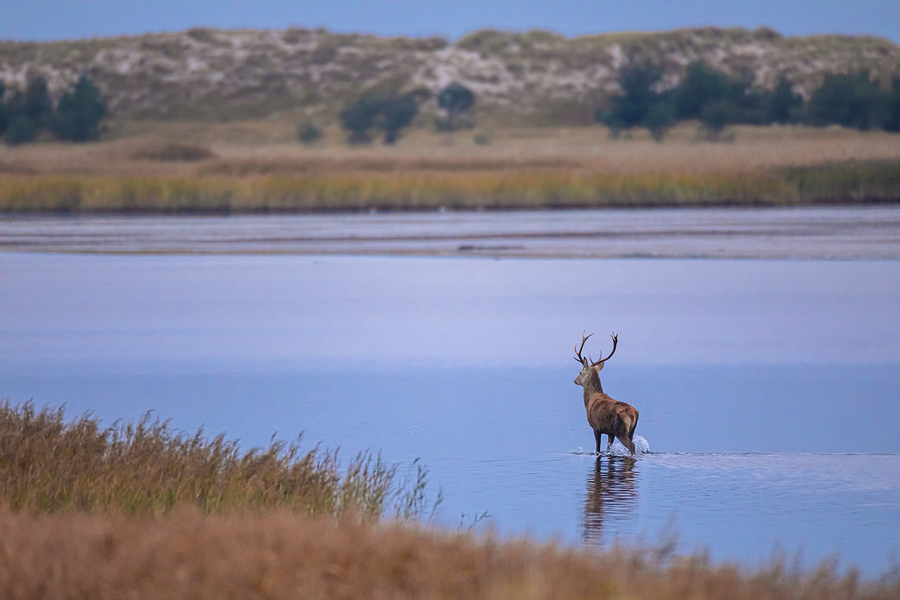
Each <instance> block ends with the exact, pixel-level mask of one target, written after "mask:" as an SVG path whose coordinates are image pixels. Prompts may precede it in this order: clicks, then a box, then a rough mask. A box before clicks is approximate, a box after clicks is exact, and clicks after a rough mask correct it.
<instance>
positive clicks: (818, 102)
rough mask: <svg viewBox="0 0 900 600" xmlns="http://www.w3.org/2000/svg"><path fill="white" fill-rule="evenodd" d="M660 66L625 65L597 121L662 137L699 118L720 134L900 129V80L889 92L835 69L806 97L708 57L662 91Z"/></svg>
mask: <svg viewBox="0 0 900 600" xmlns="http://www.w3.org/2000/svg"><path fill="white" fill-rule="evenodd" d="M661 79H662V70H661V69H659V68H658V67H656V66H654V65H652V64H650V63H645V64H635V63H632V64H631V65H629V66H626V67H624V68H623V69H622V70H621V71H620V74H619V85H620V86H621V88H622V93H621V94H620V95H618V96H616V97H614V98H613V99H612V102H611V103H610V106H609V108H608V109H600V110H598V111H597V115H596V116H597V120H598V121H602V122H604V123H606V124H607V125H608V126H609V127H611V128H612V130H613V131H614V132H615V133H618V132H619V131H622V130H627V129H631V128H633V127H645V128H647V129H648V130H649V131H650V133H651V134H652V135H653V137H654V138H655V139H657V140H661V139H662V138H663V137H664V136H665V134H666V131H667V130H668V128H669V127H671V126H672V125H673V124H675V123H676V122H678V121H682V120H687V119H697V120H699V121H700V123H701V124H702V125H703V127H704V129H705V131H706V134H707V136H708V137H709V138H711V139H716V138H718V137H719V135H720V134H721V133H722V131H723V130H724V129H725V127H726V126H727V125H729V124H739V123H743V124H752V125H769V124H772V123H780V124H787V123H804V124H810V125H818V126H822V125H830V124H836V125H843V126H845V127H853V128H856V129H885V130H887V131H898V130H900V79H895V80H894V82H893V87H892V89H891V90H883V89H881V87H879V86H878V84H877V83H875V82H873V81H872V80H871V79H870V77H869V74H868V73H860V74H856V75H831V76H829V77H827V78H826V79H825V82H824V83H823V84H822V86H821V87H820V88H818V89H817V90H815V91H814V92H813V94H812V97H811V98H810V99H809V101H808V102H804V100H803V97H802V96H800V95H799V94H797V93H796V92H795V91H794V89H793V86H792V85H791V83H790V81H788V79H787V78H786V77H784V76H782V77H781V78H780V79H779V81H778V84H777V85H776V86H775V89H774V90H771V91H769V90H761V89H758V88H756V87H754V86H753V85H752V81H751V80H750V78H749V77H748V78H743V79H732V78H730V77H728V76H727V75H725V74H724V73H722V72H720V71H716V70H715V69H712V68H711V67H709V66H707V65H706V64H705V63H703V62H699V61H698V62H695V63H692V64H691V65H689V66H688V68H687V72H686V73H685V77H684V79H683V80H682V81H681V82H680V83H679V84H678V85H677V86H676V87H674V88H671V89H668V90H662V91H660V90H659V83H660V81H661Z"/></svg>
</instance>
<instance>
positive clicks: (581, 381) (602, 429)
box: [575, 333, 639, 454]
mask: <svg viewBox="0 0 900 600" xmlns="http://www.w3.org/2000/svg"><path fill="white" fill-rule="evenodd" d="M591 335H594V334H593V333H592V334H590V335H588V336H585V335H584V333H582V334H581V347H580V348H579V347H577V346H576V347H575V352H577V353H578V356H576V357H575V360H577V361H578V362H580V363H581V373H579V374H578V377H576V378H575V383H576V384H578V385H580V386H581V387H583V388H584V408H585V410H586V411H587V420H588V423H589V424H590V426H591V427H592V428H593V429H594V440H596V442H597V452H600V436H602V435H603V434H604V433H605V434H606V435H607V437H608V438H609V443H608V444H607V445H606V450H607V451H609V448H610V446H612V443H613V437H616V438H617V439H618V440H619V441H620V442H622V445H623V446H625V447H626V448H628V450H629V451H631V453H632V454H634V442H633V441H632V439H633V438H634V429H635V427H637V422H638V416H639V414H638V411H637V410H636V409H635V408H634V407H633V406H631V405H630V404H626V403H625V402H619V401H617V400H613V399H612V398H610V397H609V396H607V395H606V394H604V393H603V386H601V385H600V369H602V368H603V363H605V362H606V361H608V360H609V359H610V358H612V355H613V354H615V353H616V344H618V343H619V336H617V335H616V334H615V333H614V334H612V341H613V349H612V352H610V353H609V356H607V357H606V358H603V353H602V352H601V353H600V359H598V360H597V362H591V360H590V356H588V358H583V357H582V356H581V351H582V350H584V343H585V342H586V341H587V339H588V338H589V337H591Z"/></svg>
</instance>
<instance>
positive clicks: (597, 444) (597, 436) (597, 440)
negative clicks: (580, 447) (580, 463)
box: [594, 430, 603, 454]
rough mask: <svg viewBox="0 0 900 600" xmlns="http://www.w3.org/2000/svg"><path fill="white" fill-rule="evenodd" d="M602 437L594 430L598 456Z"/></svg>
mask: <svg viewBox="0 0 900 600" xmlns="http://www.w3.org/2000/svg"><path fill="white" fill-rule="evenodd" d="M602 435H603V434H602V433H600V432H599V431H596V430H595V431H594V441H595V442H596V446H597V453H598V454H599V453H600V436H602Z"/></svg>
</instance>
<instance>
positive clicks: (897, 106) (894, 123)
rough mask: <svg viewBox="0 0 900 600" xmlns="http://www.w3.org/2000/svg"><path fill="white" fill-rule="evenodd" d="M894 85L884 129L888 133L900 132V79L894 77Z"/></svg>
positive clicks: (888, 103) (887, 106)
mask: <svg viewBox="0 0 900 600" xmlns="http://www.w3.org/2000/svg"><path fill="white" fill-rule="evenodd" d="M892 84H893V85H892V86H891V91H890V93H889V94H888V95H887V100H886V108H887V116H886V118H885V121H884V128H885V130H887V131H900V77H894V80H893V82H892Z"/></svg>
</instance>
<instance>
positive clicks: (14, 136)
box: [4, 76, 53, 144]
mask: <svg viewBox="0 0 900 600" xmlns="http://www.w3.org/2000/svg"><path fill="white" fill-rule="evenodd" d="M6 109H7V111H8V114H9V123H8V125H7V128H6V131H5V133H4V139H5V140H6V142H7V143H8V144H24V143H27V142H31V141H33V140H34V139H35V138H36V137H37V136H38V134H39V133H40V132H41V129H43V128H44V127H45V126H46V125H47V124H48V123H49V121H50V119H51V117H52V116H53V102H52V101H51V100H50V94H49V93H48V92H47V81H46V80H45V79H44V78H43V77H40V76H29V77H28V82H27V84H26V86H25V91H24V92H21V91H17V92H15V93H14V94H13V95H12V98H10V100H9V101H8V102H7V103H6Z"/></svg>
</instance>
